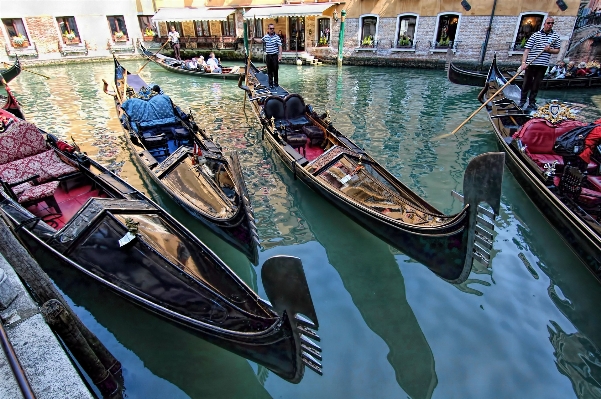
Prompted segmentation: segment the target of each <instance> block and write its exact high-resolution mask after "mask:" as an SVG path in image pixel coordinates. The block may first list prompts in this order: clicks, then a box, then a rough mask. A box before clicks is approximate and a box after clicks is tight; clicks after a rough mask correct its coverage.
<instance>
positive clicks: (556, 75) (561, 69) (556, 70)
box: [545, 61, 566, 79]
mask: <svg viewBox="0 0 601 399" xmlns="http://www.w3.org/2000/svg"><path fill="white" fill-rule="evenodd" d="M565 77H566V63H565V62H563V61H558V62H557V64H555V65H554V66H553V68H551V71H550V72H549V73H548V74H547V75H546V76H545V78H546V79H563V78H565Z"/></svg>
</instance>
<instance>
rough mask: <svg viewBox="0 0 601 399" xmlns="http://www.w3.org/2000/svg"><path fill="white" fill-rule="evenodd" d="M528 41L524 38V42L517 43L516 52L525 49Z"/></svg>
mask: <svg viewBox="0 0 601 399" xmlns="http://www.w3.org/2000/svg"><path fill="white" fill-rule="evenodd" d="M527 41H528V40H527V39H526V38H525V37H523V38H522V40H520V42H519V43H516V44H515V50H521V49H523V48H524V46H525V45H526V42H527Z"/></svg>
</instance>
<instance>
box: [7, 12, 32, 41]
mask: <svg viewBox="0 0 601 399" xmlns="http://www.w3.org/2000/svg"><path fill="white" fill-rule="evenodd" d="M2 23H3V24H4V29H6V33H8V37H9V38H10V41H11V43H12V45H13V47H29V45H30V40H29V36H27V31H26V30H25V25H24V24H23V20H22V19H21V18H12V19H11V18H2Z"/></svg>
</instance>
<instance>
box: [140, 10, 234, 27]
mask: <svg viewBox="0 0 601 399" xmlns="http://www.w3.org/2000/svg"><path fill="white" fill-rule="evenodd" d="M233 12H234V9H233V8H207V7H203V8H189V7H185V8H161V9H160V10H159V11H157V13H156V14H154V17H152V22H155V23H156V22H181V21H226V20H227V17H228V16H229V15H231V14H232V13H233Z"/></svg>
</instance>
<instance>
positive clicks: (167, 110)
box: [121, 94, 177, 128]
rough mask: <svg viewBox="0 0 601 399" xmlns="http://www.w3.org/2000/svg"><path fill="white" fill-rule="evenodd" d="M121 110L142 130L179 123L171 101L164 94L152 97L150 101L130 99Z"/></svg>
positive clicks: (122, 105)
mask: <svg viewBox="0 0 601 399" xmlns="http://www.w3.org/2000/svg"><path fill="white" fill-rule="evenodd" d="M121 108H123V110H124V111H125V112H126V113H127V115H129V119H130V121H131V122H133V123H135V125H138V126H140V127H142V128H144V127H151V126H160V125H169V124H173V123H176V122H177V119H176V118H175V115H174V114H173V105H172V104H171V99H170V98H169V97H168V96H166V95H164V94H159V95H156V96H154V97H151V98H150V100H148V101H145V100H140V99H139V98H130V99H129V100H126V101H125V102H124V103H123V104H121Z"/></svg>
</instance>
